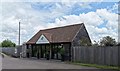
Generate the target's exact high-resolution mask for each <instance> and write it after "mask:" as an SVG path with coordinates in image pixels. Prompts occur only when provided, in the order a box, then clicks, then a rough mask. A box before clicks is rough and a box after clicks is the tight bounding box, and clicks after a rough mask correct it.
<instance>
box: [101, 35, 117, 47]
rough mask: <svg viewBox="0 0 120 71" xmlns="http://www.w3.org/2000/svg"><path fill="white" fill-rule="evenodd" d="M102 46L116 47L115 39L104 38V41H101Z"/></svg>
mask: <svg viewBox="0 0 120 71" xmlns="http://www.w3.org/2000/svg"><path fill="white" fill-rule="evenodd" d="M100 45H101V46H114V45H116V41H115V39H113V38H112V37H110V36H106V37H103V38H102V40H100Z"/></svg>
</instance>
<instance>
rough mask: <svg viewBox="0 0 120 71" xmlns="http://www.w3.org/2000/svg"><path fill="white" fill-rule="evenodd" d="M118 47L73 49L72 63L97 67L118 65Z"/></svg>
mask: <svg viewBox="0 0 120 71" xmlns="http://www.w3.org/2000/svg"><path fill="white" fill-rule="evenodd" d="M118 48H119V47H117V46H116V47H115V46H114V47H86V46H77V47H73V61H79V62H81V63H92V64H99V65H115V66H117V65H118V58H120V57H118V56H119V55H118Z"/></svg>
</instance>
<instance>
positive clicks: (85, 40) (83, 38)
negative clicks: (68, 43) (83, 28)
mask: <svg viewBox="0 0 120 71" xmlns="http://www.w3.org/2000/svg"><path fill="white" fill-rule="evenodd" d="M80 45H81V46H90V45H91V41H89V39H87V38H85V37H82V39H81V40H80Z"/></svg>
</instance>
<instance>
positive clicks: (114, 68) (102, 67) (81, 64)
mask: <svg viewBox="0 0 120 71" xmlns="http://www.w3.org/2000/svg"><path fill="white" fill-rule="evenodd" d="M67 63H69V64H74V65H80V66H87V67H96V68H99V69H113V70H120V67H119V66H107V65H97V64H85V63H79V62H67Z"/></svg>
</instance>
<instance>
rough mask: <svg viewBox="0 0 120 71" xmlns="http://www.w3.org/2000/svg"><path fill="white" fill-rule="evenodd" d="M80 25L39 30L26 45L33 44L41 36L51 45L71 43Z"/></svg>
mask: <svg viewBox="0 0 120 71" xmlns="http://www.w3.org/2000/svg"><path fill="white" fill-rule="evenodd" d="M82 25H83V23H82V24H74V25H69V26H63V27H56V28H51V29H45V30H40V31H39V32H38V33H36V34H35V35H34V36H33V37H32V38H31V39H30V40H29V41H28V42H27V44H34V43H36V42H37V40H38V39H39V37H40V36H41V35H42V34H43V35H44V36H45V37H46V38H47V39H48V40H49V42H51V43H59V42H72V40H73V38H74V37H75V35H76V34H77V32H78V31H79V30H80V28H81V26H82Z"/></svg>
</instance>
